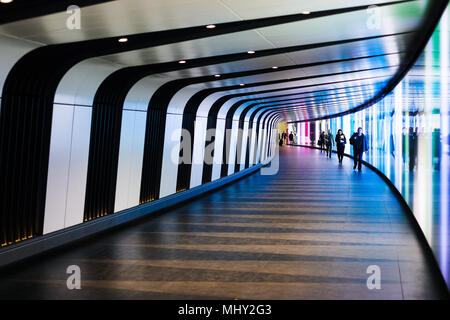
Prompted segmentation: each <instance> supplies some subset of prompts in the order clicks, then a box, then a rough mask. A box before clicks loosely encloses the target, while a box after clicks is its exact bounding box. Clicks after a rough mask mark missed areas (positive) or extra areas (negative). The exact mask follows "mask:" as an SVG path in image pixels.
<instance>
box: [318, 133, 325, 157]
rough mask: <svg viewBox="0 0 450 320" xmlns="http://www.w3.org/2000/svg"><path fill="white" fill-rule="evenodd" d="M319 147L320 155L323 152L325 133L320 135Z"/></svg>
mask: <svg viewBox="0 0 450 320" xmlns="http://www.w3.org/2000/svg"><path fill="white" fill-rule="evenodd" d="M319 146H320V153H322V152H323V150H325V132H324V131H322V132H321V133H320V137H319Z"/></svg>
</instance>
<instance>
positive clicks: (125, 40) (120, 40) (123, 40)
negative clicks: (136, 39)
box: [119, 38, 128, 42]
mask: <svg viewBox="0 0 450 320" xmlns="http://www.w3.org/2000/svg"><path fill="white" fill-rule="evenodd" d="M127 41H128V38H120V39H119V42H127Z"/></svg>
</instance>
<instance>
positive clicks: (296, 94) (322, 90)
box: [240, 76, 386, 115]
mask: <svg viewBox="0 0 450 320" xmlns="http://www.w3.org/2000/svg"><path fill="white" fill-rule="evenodd" d="M376 78H386V77H385V76H381V77H372V78H370V79H371V80H372V79H376ZM364 80H368V79H364ZM370 85H373V84H372V83H370V84H360V85H354V86H346V87H338V88H332V89H321V90H313V91H305V92H301V93H289V94H282V95H275V96H269V97H267V98H266V97H263V98H257V99H256V100H255V98H252V99H245V100H241V101H240V102H242V103H245V102H250V101H255V104H258V103H256V101H259V100H266V99H273V98H284V97H293V96H296V97H298V96H299V95H303V94H310V93H319V92H328V91H329V90H346V89H350V88H360V87H366V86H370ZM249 107H251V106H248V107H247V108H246V110H248V109H249ZM244 112H246V111H245V110H244V111H242V113H244ZM242 113H241V115H242Z"/></svg>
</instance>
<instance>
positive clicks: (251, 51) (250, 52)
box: [247, 50, 255, 54]
mask: <svg viewBox="0 0 450 320" xmlns="http://www.w3.org/2000/svg"><path fill="white" fill-rule="evenodd" d="M247 53H248V54H254V53H255V51H253V50H249V51H247Z"/></svg>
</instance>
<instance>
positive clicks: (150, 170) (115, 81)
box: [86, 32, 410, 216]
mask: <svg viewBox="0 0 450 320" xmlns="http://www.w3.org/2000/svg"><path fill="white" fill-rule="evenodd" d="M409 33H410V32H406V33H400V34H403V35H404V34H409ZM395 35H399V34H390V35H383V36H374V37H367V38H357V39H346V40H340V41H332V42H325V43H318V44H308V45H301V46H292V47H286V48H279V49H268V50H261V51H260V56H265V55H273V54H279V53H282V52H290V51H292V50H295V51H299V50H308V49H311V48H318V47H326V46H329V45H336V44H343V43H352V42H358V41H363V40H368V39H376V38H383V37H389V36H395ZM401 53H403V52H401ZM390 54H398V53H389V54H387V55H390ZM380 56H384V55H374V57H380ZM370 57H371V56H368V57H364V58H370ZM251 58H252V57H251V56H250V55H248V54H247V53H238V54H229V55H222V56H213V57H204V58H197V59H192V60H190V61H189V66H185V65H180V64H179V63H178V62H167V63H160V64H152V65H145V66H135V67H128V68H123V69H120V70H118V71H116V72H113V73H112V74H111V75H109V76H108V77H107V78H106V79H105V80H104V81H103V82H102V84H101V85H100V87H99V89H98V90H97V92H96V95H95V98H94V103H93V108H94V109H95V108H107V109H104V110H105V112H108V111H111V110H115V112H121V109H122V107H123V105H124V102H125V99H126V96H127V95H128V92H129V91H130V90H131V88H132V87H133V86H134V85H135V84H136V83H137V82H138V81H139V80H141V79H142V78H144V77H146V76H148V75H150V74H153V73H162V72H169V71H174V70H180V69H188V68H192V67H198V66H206V65H211V64H217V63H223V62H228V61H236V60H243V59H251ZM357 59H358V58H348V59H341V60H335V61H332V62H317V63H309V64H304V65H300V66H287V67H283V68H280V69H282V70H289V69H296V68H299V67H311V66H317V65H323V64H327V63H338V62H341V61H352V60H357ZM361 59H363V58H361ZM282 70H280V71H282ZM277 71H278V70H273V69H271V68H270V69H269V68H267V69H263V70H250V71H243V72H236V73H232V74H228V75H224V77H223V79H229V78H233V77H240V76H248V75H254V74H261V73H268V72H277ZM200 81H201V82H206V81H217V78H215V77H214V76H213V75H211V76H206V77H200ZM197 82H198V79H196V78H193V79H189V81H187V82H186V81H181V82H180V81H179V82H177V85H176V86H175V90H171V93H172V95H170V94H168V92H167V91H162V90H159V91H157V92H156V93H155V94H154V95H153V96H152V98H151V100H150V102H149V107H148V117H149V120H148V121H150V118H152V117H158V118H159V122H157V123H158V124H157V125H156V124H155V127H158V128H159V129H161V130H164V128H165V116H166V115H165V112H166V111H167V107H168V104H169V101H170V99H171V98H172V96H173V95H174V94H175V93H176V92H177V91H178V90H179V89H180V88H181V87H180V85H182V86H186V85H189V84H192V83H197ZM281 82H284V80H280V83H281ZM273 83H275V82H273ZM172 84H173V83H172ZM164 89H166V87H164ZM217 90H220V89H217ZM162 93H164V94H162ZM94 121H95V119H94V120H93V123H94ZM148 129H149V130H150V129H151V128H150V127H149V128H148ZM96 130H97V129H96ZM113 131H114V132H116V133H117V134H119V133H120V124H119V122H117V126H116V127H115V129H114V130H113ZM101 132H102V130H101V129H98V134H100V133H101ZM161 136H164V132H153V131H152V132H150V131H147V132H146V138H145V146H146V147H145V148H144V168H143V174H142V179H143V180H142V182H141V186H142V192H141V197H140V198H141V202H145V201H147V199H158V198H159V185H158V183H159V182H155V181H159V180H160V179H159V178H158V176H159V175H160V170H161V166H160V165H159V164H161V163H162V148H163V145H162V144H158V143H154V141H155V139H157V137H161ZM116 138H117V137H116ZM92 139H93V140H94V139H97V138H96V137H92ZM115 140H116V139H115ZM91 142H92V143H91V144H90V146H92V148H94V147H95V146H97V145H96V144H95V143H94V141H91ZM110 142H111V143H113V142H114V140H111V141H110ZM155 148H158V150H153V149H155ZM150 149H151V150H150ZM91 151H92V153H94V149H92V150H91ZM90 153H91V152H90ZM113 154H114V157H110V158H104V161H105V162H108V163H110V162H111V163H113V165H111V166H107V164H106V163H101V162H99V163H98V164H97V163H96V161H94V160H93V159H92V160H93V161H89V164H90V165H89V168H88V184H87V185H88V187H87V193H86V194H87V200H86V201H87V202H86V211H89V212H94V211H95V212H96V213H93V214H92V215H94V216H95V215H97V212H99V210H100V209H99V208H97V207H99V206H95V205H92V204H89V203H92V201H94V200H92V201H91V198H90V197H91V194H93V193H94V191H93V190H97V189H98V187H97V184H98V181H99V180H101V179H99V177H97V176H96V174H94V172H99V168H106V167H109V168H110V171H111V172H110V173H108V174H105V176H104V177H102V179H106V180H108V181H109V179H115V174H114V173H113V171H114V170H116V167H117V164H118V153H117V152H114V153H113ZM155 167H156V168H159V169H157V170H155V169H154V168H155ZM155 174H156V176H155ZM108 185H109V184H108ZM111 185H114V181H111ZM150 186H151V187H150ZM150 189H151V190H152V191H151V194H149V192H150V191H149V190H150ZM112 193H113V191H111V192H110V194H108V195H107V196H108V199H109V198H111V197H113V198H114V196H113V195H112ZM102 194H104V193H102ZM112 207H113V202H111V203H110V205H109V206H108V208H109V209H108V210H106V211H107V212H111V210H112ZM87 214H88V213H87ZM88 215H90V214H88Z"/></svg>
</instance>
